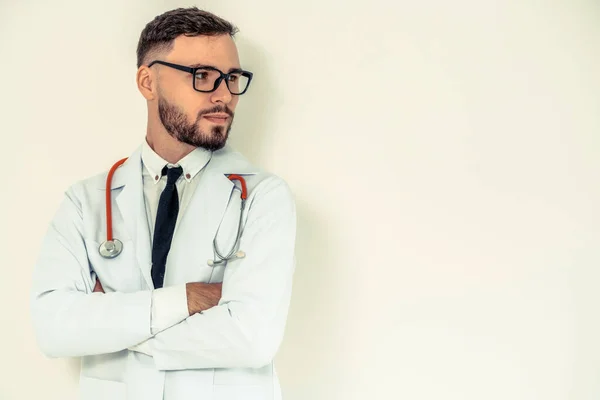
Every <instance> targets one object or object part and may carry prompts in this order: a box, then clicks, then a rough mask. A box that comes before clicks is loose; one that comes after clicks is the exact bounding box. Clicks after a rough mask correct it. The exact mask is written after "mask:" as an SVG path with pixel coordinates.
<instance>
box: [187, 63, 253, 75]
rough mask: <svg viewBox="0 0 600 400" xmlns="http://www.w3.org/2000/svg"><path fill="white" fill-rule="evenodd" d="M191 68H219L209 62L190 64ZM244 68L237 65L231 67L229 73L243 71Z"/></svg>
mask: <svg viewBox="0 0 600 400" xmlns="http://www.w3.org/2000/svg"><path fill="white" fill-rule="evenodd" d="M190 68H214V69H219V68H217V67H215V66H214V65H209V64H192V65H190ZM241 70H242V68H240V67H235V68H229V70H228V71H227V73H229V72H232V71H241Z"/></svg>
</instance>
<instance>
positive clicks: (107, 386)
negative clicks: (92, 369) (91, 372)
mask: <svg viewBox="0 0 600 400" xmlns="http://www.w3.org/2000/svg"><path fill="white" fill-rule="evenodd" d="M126 389H127V386H126V385H125V384H124V383H123V382H117V381H109V380H105V379H97V378H91V377H88V376H81V378H80V379H79V400H106V399H110V400H125V399H126V398H127V397H126V396H127V390H126Z"/></svg>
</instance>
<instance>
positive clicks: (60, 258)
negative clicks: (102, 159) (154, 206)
mask: <svg viewBox="0 0 600 400" xmlns="http://www.w3.org/2000/svg"><path fill="white" fill-rule="evenodd" d="M140 155H141V147H140V148H138V149H137V150H136V151H135V152H134V153H133V154H132V155H131V156H130V158H129V159H128V160H127V162H125V164H123V165H122V166H121V167H120V168H119V169H118V170H117V171H116V173H115V175H114V177H113V181H112V185H111V193H112V215H113V232H114V237H115V238H118V239H120V240H121V241H122V242H123V245H124V248H123V252H122V253H121V255H119V256H118V257H117V258H115V259H104V258H102V257H101V256H100V255H99V254H98V247H99V246H100V243H102V242H103V241H104V240H105V238H106V211H105V191H106V189H105V187H106V184H105V180H106V175H107V173H103V174H100V175H98V176H96V177H93V178H90V179H87V180H85V181H82V182H78V183H77V184H75V185H73V186H72V187H70V188H69V190H68V191H67V192H66V197H65V199H64V201H63V202H62V204H61V205H60V208H59V210H58V212H57V214H56V215H55V217H54V219H53V220H52V223H51V225H50V228H49V230H48V232H47V234H46V237H45V239H44V241H43V244H42V249H41V254H40V257H39V261H38V262H37V264H36V266H35V270H34V274H33V290H32V303H31V305H32V317H33V325H34V329H35V334H36V338H37V341H38V343H39V346H40V348H41V350H42V351H43V352H44V353H45V354H46V355H47V356H49V357H80V356H81V357H82V363H81V375H80V384H79V385H80V399H81V400H100V399H102V400H105V399H111V400H125V399H127V400H162V398H163V390H165V394H166V396H167V398H166V400H186V399H194V400H237V399H244V400H274V399H279V398H280V396H281V394H280V388H279V382H278V379H277V375H276V372H275V368H274V365H273V358H274V356H275V354H276V352H277V350H278V347H279V345H280V343H281V340H282V337H283V332H284V327H285V322H286V318H287V312H288V307H289V301H290V296H291V287H292V275H293V272H294V268H295V258H294V243H295V232H296V213H295V204H294V200H293V197H292V194H291V192H290V190H289V188H288V186H287V185H286V183H285V182H284V181H283V180H282V179H280V178H278V177H277V176H274V175H272V174H268V173H266V172H263V171H260V170H258V169H256V168H255V167H253V166H252V165H250V163H249V162H248V161H247V160H246V159H245V158H243V157H242V156H241V155H240V154H239V153H237V152H234V151H233V150H232V149H231V148H230V147H229V146H227V147H225V148H224V149H222V150H219V151H217V152H214V153H213V157H212V159H211V161H210V162H209V163H208V165H207V166H206V167H205V170H204V172H203V173H202V175H201V176H200V177H199V178H200V179H201V180H200V182H199V183H198V186H197V188H196V191H195V193H194V194H193V196H192V198H191V201H190V203H189V205H188V207H187V209H186V210H185V214H184V215H182V216H181V217H180V221H179V222H178V224H177V227H176V229H175V233H174V237H173V242H172V246H171V250H170V253H169V257H168V260H167V267H166V274H165V280H164V284H165V286H169V285H176V284H182V283H186V282H223V291H222V298H221V300H220V302H219V305H218V306H216V307H213V308H211V309H209V310H207V311H204V312H203V313H200V314H195V315H193V316H191V317H189V318H187V319H185V320H184V321H183V322H181V323H179V324H176V325H174V326H173V327H171V328H169V329H167V330H164V331H163V332H161V333H158V334H157V335H155V336H154V337H152V335H151V333H150V316H151V290H152V288H153V285H152V278H151V275H150V271H151V249H152V247H151V246H152V244H151V239H150V234H149V230H148V221H147V217H146V212H145V206H144V198H143V190H142V163H141V156H140ZM228 173H236V174H240V175H244V176H245V178H246V181H247V185H248V193H249V194H248V200H247V203H246V212H245V213H244V221H245V224H244V225H245V228H244V233H243V236H242V238H241V241H240V249H241V250H243V251H245V252H246V257H245V258H243V259H240V260H235V261H231V262H229V264H228V265H226V266H218V267H209V266H208V265H207V260H208V259H212V258H213V246H212V243H213V238H214V236H215V233H216V232H217V228H219V234H218V243H219V248H220V249H221V250H222V251H227V250H229V249H230V248H231V245H232V244H233V241H234V239H235V233H236V228H237V223H238V218H239V211H240V196H239V195H240V191H239V190H237V189H235V190H234V187H235V184H234V183H232V182H231V181H230V180H229V179H228V178H227V177H226V175H225V174H228ZM94 273H95V274H97V275H98V277H99V279H100V281H101V282H102V285H103V287H104V290H105V292H106V294H101V293H92V292H93V288H94ZM149 338H150V341H149V344H150V346H149V347H150V348H151V349H152V354H153V357H150V356H148V355H146V354H143V353H139V352H135V351H131V350H128V348H130V347H133V346H134V345H136V344H138V343H141V342H143V341H145V340H147V339H149Z"/></svg>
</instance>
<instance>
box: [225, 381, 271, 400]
mask: <svg viewBox="0 0 600 400" xmlns="http://www.w3.org/2000/svg"><path fill="white" fill-rule="evenodd" d="M214 399H215V400H272V399H273V391H272V389H271V387H270V386H264V385H215V386H214Z"/></svg>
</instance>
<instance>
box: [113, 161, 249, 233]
mask: <svg viewBox="0 0 600 400" xmlns="http://www.w3.org/2000/svg"><path fill="white" fill-rule="evenodd" d="M127 159H128V157H126V158H123V159H122V160H119V161H117V162H116V163H115V164H114V165H113V166H112V167H111V169H110V170H109V171H108V176H107V177H106V241H107V242H111V241H112V240H113V231H112V201H111V196H110V194H111V193H110V192H111V188H110V186H111V183H112V178H113V175H114V174H115V171H116V170H117V168H119V167H120V166H121V165H123V163H124V162H125V161H127ZM227 177H228V178H229V179H230V180H231V181H234V180H235V181H238V182H240V185H241V186H242V200H246V198H247V197H248V189H247V187H246V180H245V179H244V178H243V177H242V176H240V175H236V174H230V175H227Z"/></svg>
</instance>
